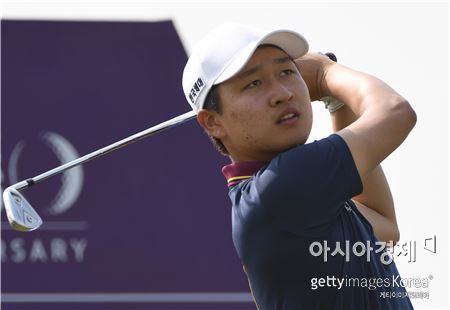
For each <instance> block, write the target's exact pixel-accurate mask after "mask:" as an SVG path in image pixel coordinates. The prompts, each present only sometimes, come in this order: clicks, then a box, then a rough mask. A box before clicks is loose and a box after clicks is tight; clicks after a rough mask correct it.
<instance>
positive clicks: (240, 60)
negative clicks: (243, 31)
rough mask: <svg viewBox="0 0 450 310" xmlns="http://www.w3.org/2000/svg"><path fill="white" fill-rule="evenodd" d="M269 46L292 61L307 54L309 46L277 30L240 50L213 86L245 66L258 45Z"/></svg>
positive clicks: (285, 31) (303, 41) (300, 36)
mask: <svg viewBox="0 0 450 310" xmlns="http://www.w3.org/2000/svg"><path fill="white" fill-rule="evenodd" d="M264 44H271V45H275V46H278V47H279V48H281V49H282V50H283V51H285V52H286V54H288V55H289V56H290V57H292V58H293V59H296V58H299V57H302V56H303V55H305V54H306V53H307V52H308V49H309V46H308V42H307V41H306V39H305V38H304V37H303V36H302V35H300V34H298V33H296V32H293V31H290V30H277V31H273V32H270V33H268V34H266V35H265V36H263V37H262V38H261V39H260V40H257V41H254V42H252V43H250V44H249V45H247V46H246V47H245V48H244V49H242V50H241V51H240V52H239V53H238V54H236V56H235V57H234V58H233V59H232V60H231V61H230V63H229V64H228V65H227V66H226V67H225V70H224V71H223V72H222V73H221V74H220V75H219V77H218V78H217V79H216V81H215V82H214V85H217V84H220V83H223V82H225V81H226V80H228V79H230V78H232V77H233V76H234V75H236V74H237V73H238V72H239V71H241V69H242V68H243V67H244V66H245V65H246V64H247V62H248V61H249V60H250V57H251V56H252V55H253V53H254V52H255V50H256V49H257V48H258V46H260V45H264Z"/></svg>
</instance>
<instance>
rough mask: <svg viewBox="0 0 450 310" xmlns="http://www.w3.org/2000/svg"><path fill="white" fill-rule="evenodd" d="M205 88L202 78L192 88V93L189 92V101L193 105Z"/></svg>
mask: <svg viewBox="0 0 450 310" xmlns="http://www.w3.org/2000/svg"><path fill="white" fill-rule="evenodd" d="M204 87H205V83H203V80H202V78H198V79H197V81H196V82H195V83H194V85H193V86H192V88H191V91H190V92H189V99H190V100H191V102H192V103H195V100H196V99H197V97H198V95H200V92H201V91H202V89H203V88H204Z"/></svg>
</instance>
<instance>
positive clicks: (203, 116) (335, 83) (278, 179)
mask: <svg viewBox="0 0 450 310" xmlns="http://www.w3.org/2000/svg"><path fill="white" fill-rule="evenodd" d="M183 90H184V92H185V95H186V98H187V100H188V102H189V103H190V105H191V106H192V108H193V109H194V110H195V111H197V119H198V122H199V124H200V125H201V126H202V127H203V128H204V130H205V132H206V133H207V134H208V135H209V137H210V138H211V139H212V141H213V143H214V144H215V145H216V147H217V148H218V150H219V151H220V152H221V153H223V154H225V155H227V156H228V157H229V158H230V160H231V164H229V165H228V166H225V167H224V168H223V169H222V171H223V173H224V175H225V177H226V178H227V181H228V186H229V197H230V199H231V203H232V209H231V216H232V237H233V242H234V245H235V248H236V251H237V253H238V255H239V257H240V259H241V261H242V264H243V266H244V271H245V273H246V275H247V277H248V280H249V284H250V288H251V291H252V294H253V297H254V300H255V303H256V305H257V307H258V308H259V309H358V310H360V309H411V308H412V305H411V302H410V300H409V298H408V296H407V293H406V289H405V288H404V287H403V286H402V285H401V284H399V283H400V281H399V280H400V279H401V278H400V277H399V274H398V271H397V268H396V266H395V263H394V262H393V261H392V257H391V256H390V255H389V253H388V252H387V251H386V250H387V248H385V246H386V244H388V243H391V244H392V243H393V244H395V242H397V241H398V240H399V229H398V226H397V221H396V216H395V209H394V204H393V199H392V195H391V192H390V190H389V185H388V182H387V180H386V178H385V176H384V174H383V171H382V169H381V167H380V163H381V162H382V161H383V160H384V159H385V158H386V157H387V156H388V155H389V154H391V153H392V152H393V151H394V150H395V149H396V148H397V147H398V146H399V145H400V144H401V143H402V142H403V141H404V140H405V138H406V137H407V135H408V133H409V132H410V131H411V129H412V128H413V127H414V125H415V123H416V114H415V112H414V110H413V109H412V108H411V106H410V105H409V103H408V102H407V101H406V99H404V98H403V97H402V96H400V95H399V94H398V93H396V92H395V91H394V90H393V89H392V88H391V87H389V86H388V85H386V84H385V83H384V82H382V81H380V80H379V79H377V78H375V77H373V76H370V75H368V74H365V73H361V72H358V71H355V70H352V69H350V68H348V67H345V66H344V65H342V64H339V63H336V62H333V61H331V60H330V59H329V58H328V57H326V56H322V55H319V54H316V53H308V43H307V41H306V40H305V39H304V37H303V36H301V35H300V34H298V33H296V32H293V31H288V30H277V31H272V32H263V31H261V30H259V29H255V28H253V27H249V26H246V25H241V24H236V23H227V24H224V25H221V26H219V27H217V28H215V29H213V30H212V31H211V32H210V33H209V34H208V35H207V36H206V37H205V38H204V39H203V40H201V41H200V42H199V43H198V44H197V45H196V46H195V48H194V49H193V52H192V54H191V56H190V58H189V60H188V62H187V64H186V67H185V70H184V73H183ZM317 100H322V101H323V102H325V106H326V107H327V109H328V110H329V112H330V118H331V122H332V125H333V129H334V133H333V134H331V135H330V136H328V137H326V138H323V139H321V140H318V141H314V142H312V143H306V141H307V139H308V136H309V134H310V132H311V127H312V121H313V120H312V118H313V116H312V108H311V102H312V101H317ZM315 104H320V103H315Z"/></svg>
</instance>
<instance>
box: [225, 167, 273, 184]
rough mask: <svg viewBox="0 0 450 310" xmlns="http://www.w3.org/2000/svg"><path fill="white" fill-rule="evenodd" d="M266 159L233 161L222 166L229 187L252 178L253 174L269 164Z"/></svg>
mask: <svg viewBox="0 0 450 310" xmlns="http://www.w3.org/2000/svg"><path fill="white" fill-rule="evenodd" d="M268 164H269V163H268V162H266V161H243V162H239V163H232V164H229V165H226V166H224V167H223V168H222V173H223V175H224V176H225V178H226V179H227V183H228V187H230V188H231V187H233V186H235V185H236V184H239V183H240V182H242V181H244V180H247V179H250V178H251V177H252V175H253V174H254V173H255V172H257V171H258V170H260V169H261V168H263V167H265V166H267V165H268Z"/></svg>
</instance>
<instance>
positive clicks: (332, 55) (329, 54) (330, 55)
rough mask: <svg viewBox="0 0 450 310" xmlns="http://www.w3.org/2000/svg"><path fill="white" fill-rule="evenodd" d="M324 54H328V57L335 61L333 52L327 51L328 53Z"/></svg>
mask: <svg viewBox="0 0 450 310" xmlns="http://www.w3.org/2000/svg"><path fill="white" fill-rule="evenodd" d="M325 55H326V56H328V58H330V59H331V60H332V61H334V62H337V57H336V55H334V54H333V53H331V52H328V53H325Z"/></svg>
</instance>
